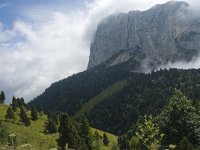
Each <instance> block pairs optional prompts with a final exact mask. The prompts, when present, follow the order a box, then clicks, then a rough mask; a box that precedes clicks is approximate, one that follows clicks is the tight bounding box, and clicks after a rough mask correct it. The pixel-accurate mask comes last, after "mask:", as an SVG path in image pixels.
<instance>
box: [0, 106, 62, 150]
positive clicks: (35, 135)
mask: <svg viewBox="0 0 200 150" xmlns="http://www.w3.org/2000/svg"><path fill="white" fill-rule="evenodd" d="M7 109H8V106H7V105H4V104H0V121H4V118H5V115H6V111H7ZM29 114H30V113H29ZM18 119H19V118H17V121H15V123H13V122H8V127H9V131H10V134H12V133H14V134H16V137H17V145H18V146H19V145H21V144H22V143H23V144H25V143H29V144H31V145H32V146H33V149H35V150H40V149H41V150H48V149H50V148H53V147H56V138H57V137H58V134H52V135H47V134H45V133H44V132H43V131H44V123H45V122H46V120H47V116H46V115H39V118H38V120H37V121H31V125H30V126H29V127H25V126H24V125H23V124H21V123H20V122H19V121H18Z"/></svg>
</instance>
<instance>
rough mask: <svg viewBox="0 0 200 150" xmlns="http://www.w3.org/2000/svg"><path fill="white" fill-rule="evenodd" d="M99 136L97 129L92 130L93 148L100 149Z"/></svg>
mask: <svg viewBox="0 0 200 150" xmlns="http://www.w3.org/2000/svg"><path fill="white" fill-rule="evenodd" d="M101 148H102V147H101V136H100V134H99V132H98V131H97V130H95V132H94V141H93V149H94V150H101Z"/></svg>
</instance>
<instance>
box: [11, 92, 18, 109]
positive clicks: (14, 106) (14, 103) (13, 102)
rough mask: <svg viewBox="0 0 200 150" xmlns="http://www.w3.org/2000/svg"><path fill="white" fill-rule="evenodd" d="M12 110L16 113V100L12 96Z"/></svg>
mask: <svg viewBox="0 0 200 150" xmlns="http://www.w3.org/2000/svg"><path fill="white" fill-rule="evenodd" d="M11 106H12V108H13V110H14V111H15V112H16V111H17V99H16V98H15V97H14V96H13V98H12V104H11Z"/></svg>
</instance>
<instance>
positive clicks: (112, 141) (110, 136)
mask: <svg viewBox="0 0 200 150" xmlns="http://www.w3.org/2000/svg"><path fill="white" fill-rule="evenodd" d="M95 131H98V133H99V135H100V136H102V137H103V134H104V133H105V134H106V135H107V137H108V139H109V141H110V143H109V146H103V144H102V148H103V150H111V147H112V144H116V143H117V139H118V137H117V136H116V135H113V134H110V133H107V132H104V131H101V130H98V129H95V128H92V133H93V134H94V133H95Z"/></svg>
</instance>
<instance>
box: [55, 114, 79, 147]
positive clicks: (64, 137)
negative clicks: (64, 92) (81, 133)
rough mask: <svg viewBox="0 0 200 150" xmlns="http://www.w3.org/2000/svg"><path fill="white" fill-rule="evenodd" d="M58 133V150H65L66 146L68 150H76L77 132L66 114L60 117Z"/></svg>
mask: <svg viewBox="0 0 200 150" xmlns="http://www.w3.org/2000/svg"><path fill="white" fill-rule="evenodd" d="M58 133H59V138H58V139H57V144H58V149H59V150H65V147H66V145H68V147H69V148H78V133H77V130H76V128H75V126H74V125H73V123H72V121H71V119H70V117H69V116H68V114H66V113H63V114H61V116H60V126H59V128H58Z"/></svg>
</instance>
